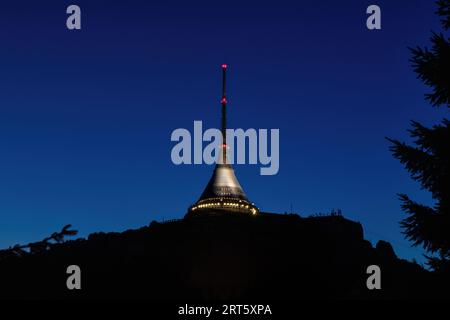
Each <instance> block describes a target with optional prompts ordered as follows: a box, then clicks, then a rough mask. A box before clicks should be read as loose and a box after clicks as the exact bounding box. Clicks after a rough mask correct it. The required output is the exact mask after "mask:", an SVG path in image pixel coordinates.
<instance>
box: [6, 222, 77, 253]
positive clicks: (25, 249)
mask: <svg viewBox="0 0 450 320" xmlns="http://www.w3.org/2000/svg"><path fill="white" fill-rule="evenodd" d="M71 227H72V225H70V224H68V225H66V226H64V228H62V230H61V231H60V232H54V233H52V235H51V236H49V237H47V238H44V239H43V240H41V241H38V242H32V243H28V244H26V245H19V244H16V245H15V246H14V247H12V248H8V249H6V250H0V261H1V260H2V259H5V258H10V257H21V256H25V255H28V254H36V253H42V252H44V251H46V250H48V249H50V248H51V247H52V245H53V244H55V243H63V242H64V237H67V236H75V235H76V234H77V233H78V231H76V230H71V229H70V228H71Z"/></svg>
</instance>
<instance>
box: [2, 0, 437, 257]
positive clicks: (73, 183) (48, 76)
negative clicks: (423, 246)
mask: <svg viewBox="0 0 450 320" xmlns="http://www.w3.org/2000/svg"><path fill="white" fill-rule="evenodd" d="M72 3H75V4H78V5H79V6H80V7H81V9H82V30H81V31H75V32H74V31H68V30H67V29H66V27H65V20H66V13H65V10H66V7H67V6H68V5H69V4H72ZM245 3H246V4H245V5H244V4H243V1H221V2H217V1H205V2H203V3H200V2H195V1H176V2H172V1H159V2H157V1H137V0H129V1H71V2H69V1H61V0H59V1H49V0H39V1H14V2H12V1H10V2H9V3H8V4H6V3H5V2H2V4H1V5H0V43H1V45H0V247H6V246H9V245H13V244H15V243H19V242H20V243H23V242H28V241H32V240H38V239H41V238H42V237H44V236H45V235H47V234H49V233H51V232H53V231H56V230H57V229H60V228H61V227H62V226H63V225H64V224H67V223H71V224H73V225H74V227H75V228H76V229H78V230H80V233H81V235H82V236H85V235H87V234H89V233H91V232H94V231H120V230H125V229H128V228H136V227H140V226H142V225H145V224H148V223H149V222H150V221H151V220H162V219H172V218H179V217H182V216H183V214H184V213H185V212H186V208H187V207H188V206H189V205H190V204H192V203H193V202H194V201H195V200H196V199H197V198H198V196H199V195H200V193H201V191H202V190H203V188H204V186H205V185H206V183H207V180H208V179H209V176H210V174H211V170H212V168H211V167H208V166H206V165H197V166H175V165H173V164H172V162H171V159H170V151H171V148H172V146H173V145H174V143H172V142H171V141H170V134H171V132H172V131H173V130H174V129H176V128H181V127H183V128H189V129H192V126H193V121H194V120H203V121H204V126H205V127H217V126H218V125H219V110H220V104H219V98H220V64H221V63H228V64H229V66H230V68H229V97H230V98H229V100H230V104H229V111H230V112H229V122H230V126H231V127H235V128H236V127H241V128H279V129H280V148H281V154H280V171H279V173H278V175H276V176H260V175H259V166H245V165H238V166H235V169H236V172H237V175H238V178H239V179H240V182H241V184H242V185H243V187H244V189H245V190H246V192H247V194H248V196H249V197H250V198H251V200H252V201H254V202H255V203H256V204H257V205H258V206H259V207H260V208H261V209H262V210H266V211H275V212H284V211H289V210H290V204H291V203H292V205H293V209H294V211H296V212H299V213H300V214H301V215H309V214H313V213H316V212H328V211H330V210H331V209H333V208H340V209H342V210H343V213H344V215H345V216H347V217H348V218H350V219H354V220H357V221H360V222H362V223H363V225H364V227H365V233H366V237H367V238H368V239H369V240H371V241H376V240H378V239H385V240H388V241H391V242H392V243H393V245H394V247H395V249H396V251H397V252H398V253H399V254H400V255H401V256H402V257H405V258H412V257H416V258H418V259H419V260H420V255H421V251H420V250H419V249H414V248H410V245H409V243H408V242H407V241H406V240H404V238H403V236H402V235H401V229H400V227H399V225H398V223H399V221H400V220H401V219H402V218H403V217H404V214H403V213H402V212H401V210H400V207H399V201H398V199H397V197H396V193H398V192H404V193H407V194H409V195H410V196H411V197H412V198H414V199H417V200H419V201H424V202H427V203H429V202H430V201H431V200H430V197H429V195H428V194H427V193H425V192H423V191H421V190H420V188H419V186H418V185H417V184H416V183H414V182H413V181H412V180H411V179H410V178H409V175H408V174H407V172H406V171H405V170H404V169H403V167H402V166H401V165H400V164H399V163H398V161H397V160H395V159H394V158H393V157H392V156H391V154H390V153H389V151H388V142H387V141H386V140H385V139H384V137H385V136H389V137H395V138H400V139H405V140H409V139H408V136H407V132H406V129H407V128H408V126H409V124H408V121H409V120H411V119H415V120H419V121H422V122H423V123H424V124H427V125H430V124H432V123H435V122H436V121H438V120H440V119H441V118H442V117H443V111H439V110H433V109H432V108H431V107H430V106H429V105H428V104H427V103H426V102H425V101H424V99H423V95H424V93H426V92H427V89H426V88H425V87H424V86H423V85H422V83H421V82H420V81H419V80H417V79H416V77H415V74H414V73H413V72H412V70H411V68H410V64H409V62H408V59H409V52H408V50H407V46H415V45H425V44H428V38H429V36H430V31H431V30H432V29H434V30H440V29H439V22H438V19H437V17H436V16H435V15H434V14H433V12H434V10H435V6H434V4H433V2H432V1H430V0H413V1H411V0H410V1H406V0H402V1H356V0H355V1H350V0H346V1H317V0H314V1H312V0H308V1H293V2H289V3H287V2H283V1H276V2H274V1H270V2H265V1H258V2H255V3H250V2H245ZM370 4H378V5H380V6H381V9H382V28H383V29H382V30H381V31H376V32H371V31H368V30H367V29H366V27H365V20H366V14H365V10H366V8H367V6H368V5H370Z"/></svg>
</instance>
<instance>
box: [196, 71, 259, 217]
mask: <svg viewBox="0 0 450 320" xmlns="http://www.w3.org/2000/svg"><path fill="white" fill-rule="evenodd" d="M226 74H227V65H225V64H223V65H222V99H221V101H220V103H221V104H222V128H221V131H222V137H223V143H222V148H221V153H220V155H219V160H220V161H218V163H217V164H216V166H215V168H214V172H213V174H212V177H211V179H210V180H209V182H208V184H207V185H206V188H205V190H204V191H203V193H202V195H201V196H200V198H199V199H198V201H197V202H196V203H195V204H194V205H192V206H191V207H190V208H189V212H188V215H196V214H201V213H205V212H207V213H224V212H241V213H248V214H257V213H258V212H259V210H258V208H257V207H256V206H255V205H254V203H252V202H250V201H249V200H248V198H247V196H246V195H245V192H244V190H243V189H242V187H241V185H240V183H239V181H238V180H237V178H236V175H235V174H234V170H233V167H232V165H231V164H230V163H229V161H228V157H227V132H226V129H227V103H228V101H227V96H226Z"/></svg>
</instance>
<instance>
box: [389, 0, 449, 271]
mask: <svg viewBox="0 0 450 320" xmlns="http://www.w3.org/2000/svg"><path fill="white" fill-rule="evenodd" d="M437 5H438V10H437V14H438V15H439V16H440V18H441V22H442V26H443V28H444V30H445V31H448V28H449V26H450V0H440V1H438V2H437ZM431 43H432V47H431V49H428V48H421V47H417V48H414V49H411V53H412V58H411V63H412V67H413V69H414V71H415V72H416V73H417V75H418V78H419V79H421V80H422V81H423V82H424V84H425V85H427V86H429V87H430V88H431V89H432V91H431V93H428V94H426V100H427V101H429V102H430V104H431V105H432V106H435V107H438V106H447V107H450V42H449V38H448V37H447V36H444V35H443V34H437V33H434V32H433V33H432V36H431ZM409 133H410V136H411V137H412V138H413V143H414V146H411V145H408V144H406V143H404V142H400V141H398V140H394V139H388V140H389V141H391V142H392V146H391V147H390V150H391V152H392V153H393V155H394V157H396V158H397V159H399V160H400V162H401V163H402V164H403V165H404V166H405V168H406V169H407V170H408V172H409V173H410V174H411V177H412V178H413V179H414V180H415V181H418V182H419V183H420V184H421V185H422V187H423V188H424V189H426V190H428V191H430V192H431V195H432V197H433V199H434V200H435V202H436V204H435V205H434V206H433V207H429V206H426V205H423V204H419V203H417V202H415V201H413V200H411V199H410V198H409V197H408V196H407V195H406V194H400V195H399V197H400V200H401V202H402V205H401V207H402V209H403V211H405V212H406V213H407V214H408V217H407V218H406V219H404V220H403V221H402V222H401V226H402V227H403V229H404V234H405V235H406V237H407V239H409V240H410V241H412V242H413V245H414V246H418V245H422V246H423V247H424V248H425V249H426V250H427V251H428V252H429V253H431V254H432V256H427V258H428V260H429V261H428V262H429V265H430V266H431V267H432V268H433V269H435V270H439V271H444V270H447V271H450V268H449V258H450V121H449V120H447V119H443V121H442V123H440V124H438V125H434V126H433V127H431V128H427V127H425V126H423V125H421V124H420V123H418V122H416V121H412V129H410V130H409ZM436 254H437V255H436Z"/></svg>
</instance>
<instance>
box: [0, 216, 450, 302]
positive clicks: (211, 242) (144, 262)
mask: <svg viewBox="0 0 450 320" xmlns="http://www.w3.org/2000/svg"><path fill="white" fill-rule="evenodd" d="M373 264H375V265H378V266H380V268H381V285H382V289H381V290H368V289H367V286H366V280H367V278H368V277H369V275H367V274H366V269H367V267H368V266H369V265H373ZM69 265H78V266H79V267H80V268H81V279H82V289H81V290H72V291H70V290H68V289H67V287H66V280H67V277H68V275H67V274H66V269H67V267H68V266H69ZM0 284H1V286H0V298H3V299H4V298H38V299H43V298H127V299H130V298H140V299H158V300H178V301H186V300H187V299H188V300H189V301H192V300H214V301H217V300H222V299H227V300H229V299H251V300H252V301H256V300H258V299H259V300H261V301H269V300H281V299H303V298H308V299H311V298H336V299H348V298H350V299H355V298H356V299H379V298H381V299H397V298H411V299H417V298H448V293H447V292H448V290H445V287H446V281H445V280H444V279H443V278H442V277H441V276H438V275H436V274H433V273H431V272H428V271H425V270H424V269H422V268H421V267H420V266H419V265H417V264H413V263H411V262H407V261H405V260H401V259H398V258H397V257H396V255H395V253H394V251H393V250H392V247H391V246H390V244H389V243H387V242H384V241H380V242H379V243H378V244H377V246H376V247H375V248H373V247H372V245H371V244H370V243H369V242H368V241H366V240H364V237H363V229H362V226H361V225H360V224H359V223H355V222H352V221H349V220H347V219H345V218H343V217H341V216H326V217H313V218H301V217H299V216H297V215H289V214H288V215H275V214H260V215H259V216H242V215H233V214H229V215H221V216H202V217H195V218H188V219H184V220H179V221H173V222H168V223H163V224H161V223H157V222H152V223H151V224H150V226H146V227H143V228H141V229H138V230H129V231H126V232H123V233H96V234H91V235H90V236H89V238H88V239H87V240H83V239H79V240H75V241H67V242H65V243H63V244H56V245H54V246H52V248H51V249H49V250H46V251H44V252H41V253H36V254H28V255H25V256H22V257H9V258H6V259H5V258H4V259H3V260H1V261H0Z"/></svg>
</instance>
